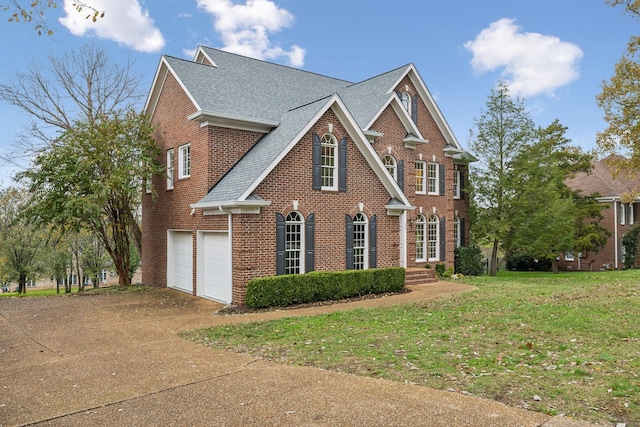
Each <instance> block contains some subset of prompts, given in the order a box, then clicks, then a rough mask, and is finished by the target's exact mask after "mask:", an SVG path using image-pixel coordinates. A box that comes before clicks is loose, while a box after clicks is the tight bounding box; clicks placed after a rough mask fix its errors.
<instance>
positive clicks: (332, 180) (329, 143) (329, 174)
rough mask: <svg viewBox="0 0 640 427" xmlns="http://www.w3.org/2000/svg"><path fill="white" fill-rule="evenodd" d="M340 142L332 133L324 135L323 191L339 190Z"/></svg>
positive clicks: (322, 159)
mask: <svg viewBox="0 0 640 427" xmlns="http://www.w3.org/2000/svg"><path fill="white" fill-rule="evenodd" d="M337 155H338V140H337V139H336V137H335V136H333V135H332V134H330V133H326V134H324V135H322V156H321V168H322V169H321V176H320V179H321V186H322V189H323V190H337V189H338V156H337Z"/></svg>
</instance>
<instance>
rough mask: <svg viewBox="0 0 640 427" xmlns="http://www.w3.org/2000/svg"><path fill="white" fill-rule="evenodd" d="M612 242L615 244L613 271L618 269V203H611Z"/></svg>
mask: <svg viewBox="0 0 640 427" xmlns="http://www.w3.org/2000/svg"><path fill="white" fill-rule="evenodd" d="M613 241H614V243H615V245H614V246H615V247H614V249H613V253H614V265H615V269H616V270H617V269H618V202H616V201H614V202H613Z"/></svg>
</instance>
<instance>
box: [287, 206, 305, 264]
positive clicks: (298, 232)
mask: <svg viewBox="0 0 640 427" xmlns="http://www.w3.org/2000/svg"><path fill="white" fill-rule="evenodd" d="M303 233H304V219H303V218H302V215H300V214H299V213H298V212H291V213H290V214H289V215H287V218H286V219H285V235H284V238H285V258H284V263H285V271H284V272H285V274H300V273H304V266H303V260H304V257H303V256H302V255H303V251H304V247H303V246H304V245H303V242H304V234H303Z"/></svg>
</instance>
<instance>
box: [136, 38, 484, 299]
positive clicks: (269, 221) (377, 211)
mask: <svg viewBox="0 0 640 427" xmlns="http://www.w3.org/2000/svg"><path fill="white" fill-rule="evenodd" d="M145 110H146V114H147V116H148V117H149V119H150V121H151V122H152V123H153V124H154V125H155V126H156V129H155V131H154V137H155V139H156V141H157V143H158V145H159V147H160V148H161V149H162V151H163V155H162V159H161V160H162V162H163V163H164V164H165V166H166V170H167V177H153V179H152V185H153V189H154V190H155V191H154V193H155V196H152V194H146V195H145V196H144V198H143V211H142V216H143V220H142V224H143V248H144V249H143V259H142V268H143V273H142V274H143V283H145V284H149V285H157V286H168V287H172V288H176V289H179V290H183V291H186V292H189V293H193V294H194V295H198V296H202V297H205V298H210V299H213V300H217V301H221V302H225V303H233V304H242V303H243V302H244V297H245V293H246V286H247V282H248V281H249V280H250V279H253V278H255V277H261V276H273V275H277V274H287V273H293V274H296V273H304V272H309V271H312V270H345V269H366V268H375V267H389V266H402V267H418V266H424V265H425V264H427V263H431V264H436V263H445V264H447V265H448V266H452V265H453V257H454V248H455V247H456V246H457V245H464V244H465V242H466V241H467V240H468V239H467V236H468V228H469V227H468V226H466V224H467V223H468V219H467V218H468V213H467V211H468V196H467V195H466V194H465V192H464V191H463V187H464V181H465V176H466V175H467V170H468V163H469V161H470V160H472V159H473V157H472V156H470V155H469V154H467V153H466V152H465V151H464V150H463V149H462V147H461V146H460V144H459V143H458V141H457V140H456V138H455V137H454V135H453V133H452V132H451V130H450V128H449V126H448V125H447V123H446V121H445V119H444V117H443V116H442V113H441V112H440V110H439V109H438V107H437V106H436V104H435V101H434V99H433V97H432V96H431V94H430V93H429V91H428V90H427V87H426V86H425V84H424V82H423V81H422V79H421V77H420V75H419V74H418V71H417V70H416V68H415V66H414V65H413V64H409V65H406V66H403V67H400V68H398V69H395V70H391V71H389V72H387V73H384V74H381V75H379V76H376V77H372V78H370V79H368V80H364V81H362V82H360V83H352V82H347V81H344V80H340V79H335V78H331V77H326V76H322V75H318V74H313V73H310V72H307V71H302V70H299V69H294V68H289V67H285V66H281V65H277V64H272V63H268V62H264V61H260V60H256V59H251V58H247V57H243V56H240V55H236V54H231V53H228V52H224V51H220V50H217V49H212V48H207V47H199V48H198V51H197V53H196V56H195V59H194V60H193V61H186V60H182V59H177V58H172V57H168V56H163V57H162V58H161V60H160V64H159V67H158V70H157V73H156V76H155V79H154V82H153V85H152V88H151V91H150V94H149V97H148V100H147V104H146V107H145ZM154 197H155V199H154Z"/></svg>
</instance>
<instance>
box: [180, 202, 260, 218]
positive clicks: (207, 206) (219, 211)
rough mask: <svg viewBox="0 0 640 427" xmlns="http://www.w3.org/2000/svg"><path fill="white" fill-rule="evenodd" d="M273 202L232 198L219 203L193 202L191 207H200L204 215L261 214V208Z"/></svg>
mask: <svg viewBox="0 0 640 427" xmlns="http://www.w3.org/2000/svg"><path fill="white" fill-rule="evenodd" d="M270 204H271V202H270V201H268V200H231V201H227V202H217V203H207V202H204V203H200V202H198V203H193V204H191V205H190V207H191V209H199V210H201V211H202V214H203V215H227V214H230V213H231V214H259V213H260V210H261V209H262V208H263V207H265V206H269V205H270Z"/></svg>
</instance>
